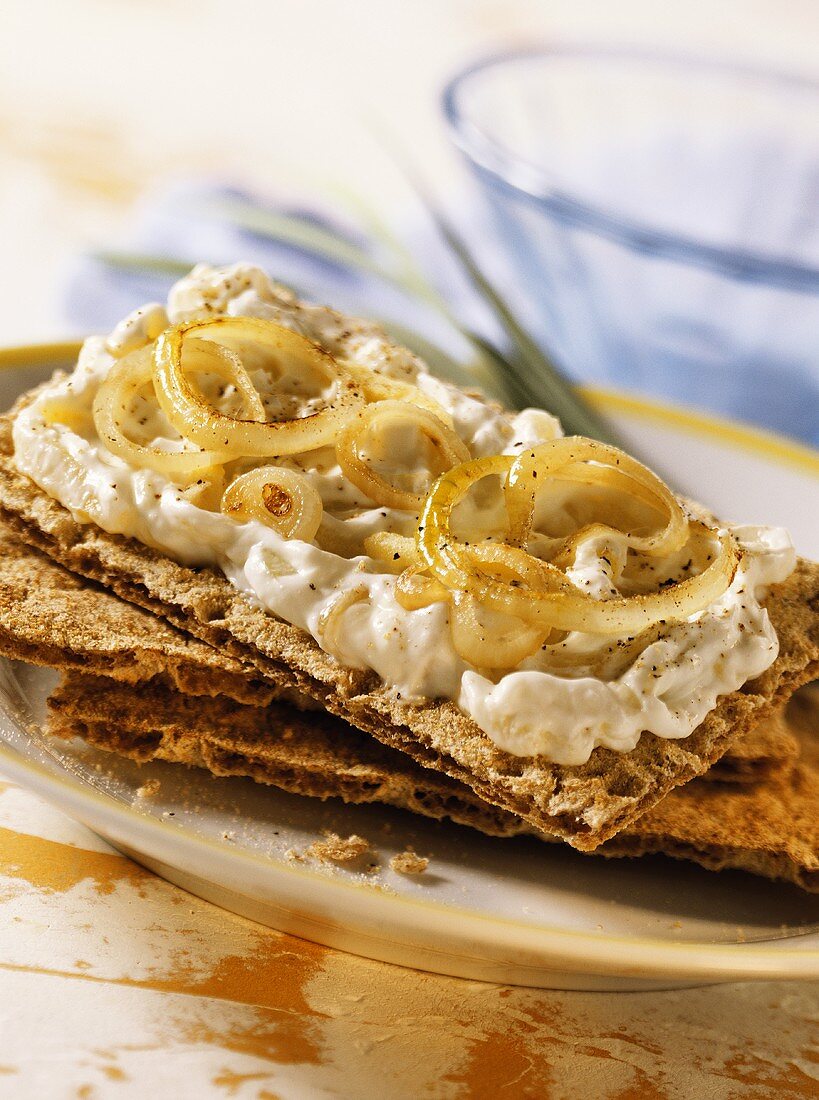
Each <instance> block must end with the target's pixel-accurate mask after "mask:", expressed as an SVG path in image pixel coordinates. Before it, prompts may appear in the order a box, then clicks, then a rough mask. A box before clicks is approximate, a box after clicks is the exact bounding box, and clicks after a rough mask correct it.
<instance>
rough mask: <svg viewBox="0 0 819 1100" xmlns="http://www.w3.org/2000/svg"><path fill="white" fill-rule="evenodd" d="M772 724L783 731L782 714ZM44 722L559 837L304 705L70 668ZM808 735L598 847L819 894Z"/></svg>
mask: <svg viewBox="0 0 819 1100" xmlns="http://www.w3.org/2000/svg"><path fill="white" fill-rule="evenodd" d="M771 723H772V725H774V726H775V727H777V728H778V729H779V730H781V731H786V726H785V722H784V719H783V717H782V715H781V714H779V715H775V716H774V717H773V718H772V719H771ZM49 728H50V731H51V732H53V733H55V734H56V735H58V736H61V737H66V738H70V737H81V738H83V739H85V740H86V741H88V742H89V743H91V744H93V745H95V746H96V747H99V748H103V749H105V750H107V751H110V752H114V753H117V754H119V755H123V756H126V757H130V758H132V759H135V760H139V761H143V762H144V761H148V760H164V761H169V762H173V763H178V764H186V765H189V766H196V767H202V768H206V769H207V770H208V771H210V772H211V773H212V774H214V775H217V776H248V777H250V778H252V779H254V780H256V781H257V782H261V783H267V784H270V785H272V786H275V787H278V788H281V789H283V790H286V791H289V792H290V793H293V794H299V795H308V796H311V797H314V798H320V799H327V798H333V797H338V798H341V799H343V800H344V801H345V802H350V803H371V802H375V803H384V804H387V805H391V806H396V807H398V808H400V809H406V810H410V811H412V812H414V813H417V814H422V815H424V816H426V817H430V818H434V819H438V820H441V819H449V820H451V821H454V822H456V823H458V824H460V825H467V826H470V827H471V828H474V829H478V830H479V831H481V832H483V833H486V834H488V835H491V836H496V837H513V836H520V835H535V836H538V837H539V838H540V839H541V840H547V841H552V842H554V841H557V840H558V839H559V838H557V837H554V836H548V835H545V834H543V833H540V832H539V831H538V830H536V829H534V828H533V827H532V826H531V825H530V824H529V823H527V822H525V821H523V820H522V819H520V818H518V817H516V816H515V815H513V814H509V813H507V812H505V811H503V810H501V809H499V808H498V807H495V806H492V805H490V804H488V803H486V802H483V801H482V800H481V799H480V798H479V797H478V796H477V795H476V794H475V793H474V791H472V790H471V789H470V788H469V787H467V786H465V785H464V784H462V783H459V782H458V781H457V780H454V779H451V778H449V777H448V776H445V775H442V774H440V773H437V772H434V771H431V770H429V769H426V768H421V767H418V766H417V765H416V764H414V763H413V761H412V760H410V759H409V757H407V756H406V755H404V754H403V753H399V752H396V751H395V750H392V749H389V748H386V747H385V746H383V745H381V744H379V743H378V742H377V741H374V740H373V739H372V738H370V737H368V736H367V735H366V734H363V733H361V732H360V731H358V730H355V729H353V728H352V727H350V726H348V725H346V724H345V723H343V722H341V721H340V720H339V719H336V718H334V717H332V716H331V715H327V714H325V713H311V714H304V713H301V712H298V711H295V710H293V708H291V707H288V706H287V705H286V704H281V703H273V704H271V705H270V706H269V707H267V708H266V709H260V708H256V707H248V706H240V707H237V706H235V705H233V704H231V703H230V702H229V701H227V700H224V699H222V700H218V699H217V700H203V699H194V698H191V697H186V696H184V695H181V694H180V693H178V692H174V691H172V690H169V689H168V688H167V687H165V686H163V685H155V686H154V687H152V688H150V689H149V691H148V693H146V692H145V691H144V690H142V691H140V693H139V694H138V695H137V694H136V693H135V691H134V689H133V688H132V687H129V686H127V685H116V686H112V685H111V684H110V682H108V681H105V680H100V679H98V678H89V677H84V676H80V675H76V674H73V675H69V676H68V677H66V678H65V680H64V682H63V683H62V685H61V686H60V687H59V688H58V689H57V690H56V691H55V692H54V693H53V695H52V697H51V699H50V727H49ZM803 742H804V743H803V752H802V757H801V759H800V760H799V762H798V763H797V764H796V765H795V767H794V770H793V773H792V775H791V776H790V777H789V778H787V779H784V780H783V779H781V778H778V779H776V780H768V781H767V782H763V783H757V784H755V785H753V786H748V785H722V784H709V783H705V782H703V781H702V780H701V779H698V780H695V781H694V782H692V783H690V784H687V785H686V786H685V787H683V788H680V789H677V790H675V791H672V792H671V793H670V794H669V795H668V796H667V797H666V798H665V799H664V800H663V801H662V802H660V803H659V804H658V805H656V806H654V807H652V808H651V809H650V810H649V811H647V813H646V814H644V815H643V817H641V818H639V819H637V820H636V821H634V822H632V823H631V824H630V825H629V826H628V827H627V828H626V829H624V830H623V831H622V832H621V833H619V834H618V835H617V836H616V837H614V838H612V839H611V840H609V841H607V842H606V843H605V844H603V845H601V846H600V847H599V848H598V849H596V851H595V853H593V854H599V855H601V856H606V857H611V858H613V857H635V856H642V855H647V854H663V855H667V856H671V857H673V858H678V859H686V860H689V861H692V862H695V863H698V864H700V865H701V866H703V867H706V868H708V869H710V870H722V869H726V868H731V869H739V870H746V871H750V872H752V873H754V874H757V875H761V876H763V877H766V878H771V879H780V880H783V881H789V882H793V883H795V884H796V885H798V886H801V887H802V888H803V889H805V890H809V891H819V819H818V818H817V815H816V813H815V809H816V805H817V802H819V742H817V741H816V739H815V738H813V737H803Z"/></svg>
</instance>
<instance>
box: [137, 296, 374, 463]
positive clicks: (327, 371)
mask: <svg viewBox="0 0 819 1100" xmlns="http://www.w3.org/2000/svg"><path fill="white" fill-rule="evenodd" d="M193 338H195V339H197V340H199V341H202V340H204V341H210V342H212V343H213V344H214V345H215V346H217V347H218V346H219V343H218V341H219V340H220V339H221V340H228V341H233V340H236V341H239V342H242V341H246V342H250V343H252V344H254V345H255V346H257V347H261V348H263V349H264V350H266V351H267V352H269V353H270V355H271V356H272V357H273V358H274V359H276V358H278V357H281V356H286V357H288V358H291V359H295V360H296V361H297V362H299V363H300V364H302V365H303V366H305V367H307V368H309V369H310V370H314V371H316V372H317V373H319V374H321V375H323V376H324V377H325V378H326V379H327V382H328V383H332V384H334V385H335V388H336V394H335V396H334V398H333V399H332V401H331V402H330V403H329V404H327V405H326V406H325V407H324V408H323V409H321V410H319V411H318V412H316V413H312V414H311V415H309V416H305V417H301V418H298V419H295V420H285V421H259V420H240V419H237V418H235V417H232V416H226V415H225V414H224V413H221V412H219V411H218V410H217V409H215V408H214V407H213V406H212V405H211V404H209V402H208V401H207V400H206V399H205V398H204V397H203V395H202V394H201V393H200V392H198V391H197V389H196V387H195V386H194V385H193V383H192V382H191V381H190V379H189V378H188V377H187V374H186V371H185V369H184V368H183V364H182V359H183V352H184V351H185V347H186V344H187V343H188V341H189V340H191V339H193ZM154 380H155V384H156V392H157V396H158V398H159V403H160V405H161V406H162V408H163V410H164V412H165V415H166V416H167V417H168V419H169V420H170V421H171V423H172V424H173V425H174V427H175V428H176V430H177V431H178V432H179V433H180V435H183V436H185V438H186V439H190V440H192V441H193V442H194V443H197V444H198V445H199V446H201V447H219V448H222V449H224V450H225V451H226V452H227V453H229V454H230V455H231V456H232V457H237V458H238V457H254V458H273V457H276V456H278V455H292V454H300V453H301V452H303V451H310V450H315V449H316V448H317V447H322V446H325V445H326V444H329V443H332V442H333V441H334V439H335V438H336V436H337V434H338V432H339V431H340V430H341V429H342V428H343V427H344V425H345V424H346V423H347V421H348V420H349V419H350V418H351V417H352V415H353V414H354V412H355V411H356V409H358V408H359V407H360V406H361V405H362V404H363V401H364V398H363V396H362V395H361V392H360V389H359V387H358V386H357V385H356V383H355V381H354V379H353V378H352V377H351V376H350V375H349V374H348V373H347V371H345V370H344V369H343V368H342V367H341V366H340V365H339V364H338V363H337V362H336V361H335V360H334V359H333V358H332V356H330V355H328V354H327V352H325V351H324V350H323V349H322V348H320V347H318V345H317V344H313V343H311V342H310V340H308V339H306V338H305V337H304V336H301V335H299V334H298V333H296V332H292V331H291V330H290V329H287V328H284V327H282V326H281V325H276V324H274V323H273V322H272V321H263V320H260V319H259V318H257V317H217V318H214V319H212V320H208V321H189V322H188V323H186V324H183V325H177V326H176V328H173V329H168V330H167V331H166V332H164V333H163V334H162V335H161V336H160V338H159V339H158V340H157V342H156V346H155V352H154Z"/></svg>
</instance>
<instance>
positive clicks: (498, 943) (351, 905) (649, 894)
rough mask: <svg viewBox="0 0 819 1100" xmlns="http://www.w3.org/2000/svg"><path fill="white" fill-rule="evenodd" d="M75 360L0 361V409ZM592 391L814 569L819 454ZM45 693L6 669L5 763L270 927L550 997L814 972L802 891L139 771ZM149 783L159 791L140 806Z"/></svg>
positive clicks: (660, 454)
mask: <svg viewBox="0 0 819 1100" xmlns="http://www.w3.org/2000/svg"><path fill="white" fill-rule="evenodd" d="M74 350H75V349H73V348H72V347H70V346H61V347H57V348H53V347H52V348H31V349H17V350H14V351H11V352H7V353H3V354H2V355H0V365H3V366H4V368H5V369H4V370H3V372H2V374H0V405H1V406H2V407H6V405H8V403H9V402H10V401H11V400H12V399H13V397H14V396H15V394H16V393H18V392H20V391H22V390H23V389H26V388H28V387H29V386H30V385H32V384H33V383H34V382H35V381H37V380H38V379H39V378H41V377H44V376H46V375H47V374H48V373H49V372H50V370H51V369H53V367H54V366H55V365H59V364H61V363H67V362H70V358H71V356H72V355H73V353H74ZM592 398H593V400H594V401H595V402H597V403H598V404H599V405H600V406H601V407H602V408H603V409H605V411H606V412H607V413H608V414H609V415H610V416H611V418H612V419H613V421H614V422H615V423H616V425H617V427H618V428H619V429H620V431H621V432H622V434H623V436H624V437H625V439H626V441H627V443H628V445H629V446H630V447H631V448H633V450H634V451H635V452H636V453H637V454H639V455H641V456H643V457H644V458H646V459H648V460H649V461H650V462H651V463H652V465H654V466H655V467H656V468H658V469H659V470H660V471H661V472H662V473H663V474H664V475H665V476H666V477H667V478H668V479H669V480H670V481H671V482H672V483H673V484H674V485H675V487H676V488H678V489H680V490H681V491H683V492H688V493H690V494H691V495H692V496H694V495H695V496H697V497H698V498H700V499H703V500H704V502H705V503H706V504H708V505H710V506H711V507H712V508H713V509H714V510H715V511H716V512H718V513H719V514H720V515H723V516H725V517H728V518H731V517H735V518H742V519H743V520H746V521H748V522H754V521H764V522H767V523H782V524H786V525H788V526H789V527H790V528H791V530H792V533H793V535H794V538H795V541H796V544H797V546H798V548H799V549H800V551H801V552H802V553H803V554H807V555H813V556H817V557H819V513H817V510H816V509H811V508H808V507H806V502H807V501H809V500H815V499H816V492H817V488H819V456H817V455H816V454H815V453H814V452H811V451H808V450H805V449H802V448H799V447H798V446H796V445H795V444H791V443H789V442H787V441H785V440H781V439H778V438H776V437H773V436H767V435H763V434H760V433H757V432H754V431H750V430H748V429H745V428H741V427H739V426H737V425H731V424H726V423H723V422H716V421H713V420H710V419H704V418H702V417H698V416H696V415H694V414H690V413H687V412H684V411H681V410H672V409H667V408H663V407H660V406H658V405H655V404H649V403H646V402H643V401H640V400H635V399H633V398H628V397H624V396H622V395H617V394H611V393H602V392H594V393H593V394H592ZM54 682H55V677H54V674H52V673H49V672H44V671H42V670H37V669H32V668H30V667H29V666H26V665H22V664H14V663H10V662H0V735H2V742H0V770H2V771H3V772H4V773H6V775H8V776H9V777H11V778H12V779H15V780H18V781H19V782H21V783H24V784H27V785H28V786H29V787H31V788H33V789H34V790H35V791H37V792H38V793H39V794H41V795H42V796H43V797H45V798H47V799H49V800H50V801H52V802H53V803H55V804H56V805H58V806H59V807H60V808H61V809H63V810H64V811H65V812H66V813H68V814H70V815H72V816H73V817H75V818H77V819H79V820H80V821H82V822H84V823H85V824H86V825H88V826H89V827H90V828H92V829H93V830H95V831H96V832H97V833H99V834H100V835H101V836H103V837H104V838H105V839H106V840H108V841H109V842H110V843H112V844H113V845H114V846H115V847H117V848H118V849H120V850H121V851H123V852H126V853H127V854H129V855H131V856H132V857H133V858H134V859H136V860H137V861H138V862H140V863H142V864H144V865H145V866H147V867H149V868H151V869H152V870H154V871H156V872H157V873H158V874H160V875H162V876H164V877H165V878H167V879H169V880H170V881H172V882H174V883H176V884H178V885H180V886H182V887H184V888H185V889H187V890H190V891H191V892H192V893H195V894H197V895H199V896H201V897H204V898H207V899H209V900H210V901H213V902H215V903H216V904H218V905H221V906H223V907H224V908H226V909H230V910H233V911H235V912H238V913H241V914H243V915H245V916H248V917H251V918H253V919H255V920H258V921H260V922H262V923H264V924H267V925H270V926H271V927H274V928H278V929H281V930H283V931H286V932H290V933H294V934H296V935H298V936H303V937H304V938H306V939H310V940H314V941H316V942H319V943H322V944H325V945H328V946H330V947H336V948H341V949H344V950H348V951H353V952H356V953H357V954H361V955H366V956H369V957H371V958H375V959H381V960H385V961H388V962H394V963H401V964H404V965H407V966H412V967H417V968H420V969H424V970H430V971H435V972H438V973H442V974H451V975H458V976H462V977H467V978H476V979H484V980H490V981H497V982H504V983H514V984H521V985H531V986H542V987H551V988H570V989H571V988H575V989H641V988H649V987H652V986H670V985H674V984H688V983H696V982H713V981H728V980H737V979H750V978H807V977H819V898H816V897H809V896H807V895H805V894H803V893H802V892H800V891H799V890H797V889H796V888H795V887H790V886H787V885H782V884H774V883H768V882H765V881H764V880H761V879H756V878H753V877H752V876H749V875H745V874H742V873H739V872H724V873H721V874H718V875H717V874H710V873H708V872H707V871H703V870H700V869H698V868H696V867H693V866H689V865H687V864H685V863H678V862H675V861H672V860H668V859H664V858H662V857H654V858H646V859H639V860H633V861H628V860H609V861H604V860H602V859H594V858H589V857H587V856H583V855H580V854H578V853H576V852H574V851H572V850H570V849H568V848H562V847H557V846H555V847H554V848H553V847H551V846H548V845H544V844H542V843H539V842H538V841H536V840H535V839H518V840H497V839H491V838H488V837H484V836H482V835H481V834H479V833H476V832H473V831H471V830H469V829H466V828H461V827H459V826H455V825H450V824H441V823H437V822H428V821H425V820H423V819H421V818H415V817H413V816H412V815H410V814H407V813H403V812H401V811H398V810H392V809H388V808H381V807H376V806H366V807H347V806H344V805H343V804H341V803H338V802H335V801H328V802H325V803H321V802H318V801H315V800H311V799H306V798H298V797H295V796H292V795H287V794H284V793H280V792H277V791H275V790H273V789H270V788H265V787H260V786H257V785H256V784H254V783H252V782H251V781H250V780H244V779H213V778H211V777H210V776H208V775H206V774H204V773H201V774H200V773H198V772H195V771H193V770H191V771H188V770H184V769H181V768H174V767H173V766H171V765H163V764H155V765H149V766H144V767H139V766H137V765H134V764H131V763H130V762H128V761H121V760H117V759H116V758H114V757H111V756H110V755H108V754H105V753H100V752H96V751H93V750H90V749H89V748H87V747H85V746H83V745H81V744H78V745H72V744H66V743H64V742H52V741H50V740H49V739H48V738H47V737H46V736H45V735H44V734H43V733H42V732H41V722H42V717H43V713H44V702H45V698H46V696H47V694H48V691H49V690H50V688H51V686H52V685H53V683H54ZM150 779H158V780H159V789H158V792H157V793H155V794H153V795H146V794H145V790H144V788H145V785H146V783H147V781H148V780H150ZM327 829H330V830H333V831H336V832H339V833H341V834H343V835H348V834H350V833H353V832H355V833H359V834H361V835H362V836H365V837H367V838H368V839H369V840H370V841H371V842H372V845H373V849H374V857H373V861H374V862H376V863H377V865H378V866H377V867H376V868H374V869H368V868H367V867H363V868H360V867H359V868H356V869H355V870H353V871H348V870H344V869H342V868H328V867H323V866H321V865H318V864H316V863H315V862H312V861H306V862H298V861H294V860H293V858H292V853H293V852H296V853H300V852H303V851H304V850H305V849H306V848H307V847H308V846H309V845H310V844H311V843H312V842H313V841H314V840H316V839H317V838H318V837H319V835H320V834H321V832H322V831H323V830H327ZM407 844H411V845H412V846H413V847H414V848H415V850H416V851H417V852H420V853H422V854H424V855H427V856H429V857H430V865H429V870H428V871H427V873H426V874H424V875H421V876H416V877H413V878H410V877H405V876H401V875H398V874H396V873H394V872H392V871H391V870H390V868H389V859H390V857H391V856H392V855H393V854H395V853H396V852H398V851H401V850H402V849H403V848H404V847H405V845H407ZM288 853H291V854H290V856H289V857H288Z"/></svg>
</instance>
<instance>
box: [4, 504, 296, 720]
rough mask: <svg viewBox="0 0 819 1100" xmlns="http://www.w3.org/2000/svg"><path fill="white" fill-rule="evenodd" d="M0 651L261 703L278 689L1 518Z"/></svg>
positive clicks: (32, 660)
mask: <svg viewBox="0 0 819 1100" xmlns="http://www.w3.org/2000/svg"><path fill="white" fill-rule="evenodd" d="M0 655H2V656H4V657H10V658H12V659H13V660H19V661H28V662H29V663H30V664H35V665H45V666H47V667H49V668H58V669H60V670H61V671H65V672H68V671H78V672H86V673H90V674H93V675H96V676H109V677H111V678H112V679H114V680H121V681H123V682H125V683H139V682H140V681H145V680H151V679H155V678H158V679H160V680H162V681H163V682H166V683H168V684H169V685H170V686H173V687H176V688H178V689H179V690H180V691H186V692H189V693H191V694H193V695H226V696H228V697H229V698H231V699H235V700H236V701H237V702H240V703H253V704H256V705H258V706H264V705H265V704H266V703H269V702H270V700H271V699H272V698H273V696H274V695H275V694H276V689H275V687H274V685H273V684H271V683H270V682H269V681H266V680H264V679H263V678H262V677H261V676H259V675H254V670H253V669H252V668H251V669H248V668H247V666H244V665H242V664H241V663H240V662H239V661H236V660H234V659H233V658H232V657H225V656H223V655H221V654H220V653H219V652H218V651H217V650H215V649H213V647H212V646H209V645H206V644H205V643H204V642H200V641H198V640H197V639H196V638H192V637H190V635H186V634H183V633H182V632H181V631H179V630H176V629H175V628H174V627H172V626H169V625H168V624H167V623H166V622H165V621H164V620H163V619H160V618H158V617H157V616H156V615H151V614H149V613H148V612H146V611H143V610H141V608H138V607H135V606H134V605H133V604H129V603H126V602H125V601H124V600H120V599H118V598H117V597H116V596H113V595H111V593H110V592H107V591H106V590H105V589H104V588H101V587H100V586H99V585H96V584H94V583H93V582H92V581H88V580H85V579H84V578H81V577H78V576H77V575H76V574H75V573H70V572H69V571H68V570H67V569H62V568H61V567H60V566H58V565H55V564H54V562H52V561H51V559H50V558H48V557H46V555H44V554H41V553H40V552H39V551H37V550H34V549H32V548H31V547H30V546H26V544H25V543H22V542H21V541H20V540H19V539H18V538H16V537H15V536H14V535H13V534H12V532H11V531H10V530H9V529H8V528H6V527H4V526H3V525H2V524H0Z"/></svg>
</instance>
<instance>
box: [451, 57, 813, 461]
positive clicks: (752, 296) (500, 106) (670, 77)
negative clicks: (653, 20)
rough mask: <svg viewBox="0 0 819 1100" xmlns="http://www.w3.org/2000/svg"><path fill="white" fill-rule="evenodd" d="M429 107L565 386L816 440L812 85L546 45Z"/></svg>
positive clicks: (494, 62)
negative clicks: (461, 160) (456, 152)
mask: <svg viewBox="0 0 819 1100" xmlns="http://www.w3.org/2000/svg"><path fill="white" fill-rule="evenodd" d="M444 109H445V112H446V116H447V119H448V121H449V124H450V127H451V130H452V134H453V136H454V139H455V141H456V143H457V144H458V145H459V147H460V148H461V150H462V151H463V152H464V154H465V155H466V157H467V159H468V162H469V164H470V166H471V167H472V169H473V170H474V173H475V175H476V176H477V179H478V180H479V181H480V184H481V185H482V189H483V193H484V195H485V196H486V198H487V200H488V203H489V206H490V208H491V211H492V214H493V217H494V220H495V222H496V224H497V226H498V228H499V230H500V232H499V234H498V239H499V241H500V242H501V244H500V246H499V247H500V248H502V249H503V250H504V251H505V256H501V255H499V257H498V258H499V267H498V270H500V271H504V272H505V273H506V274H505V275H504V276H503V279H504V286H503V289H505V291H506V292H507V293H508V294H509V295H510V296H511V297H513V299H514V301H515V303H516V305H517V307H518V309H519V311H520V312H521V313H522V314H523V315H524V317H525V319H526V320H527V322H528V324H529V326H530V328H531V329H532V330H533V331H534V333H535V334H536V335H537V336H538V338H539V339H540V340H541V341H542V342H543V344H544V346H545V347H546V348H547V349H548V350H549V351H550V352H551V354H552V356H553V357H554V358H555V359H556V360H557V362H559V363H560V364H561V365H562V366H563V367H564V368H565V369H566V370H567V371H568V372H569V373H570V374H572V375H573V376H574V377H576V378H578V379H581V380H583V381H586V382H592V383H597V384H602V385H605V384H612V385H617V386H618V387H623V388H627V389H633V390H637V391H641V392H643V393H649V394H653V395H655V396H660V397H667V398H671V399H673V400H674V401H677V402H680V403H685V404H689V405H696V406H700V407H705V408H708V409H710V410H712V411H715V412H719V413H725V414H728V415H730V416H731V417H734V418H740V419H744V420H749V421H754V422H756V423H758V424H761V425H763V426H765V427H768V428H772V429H775V430H778V431H781V432H785V433H787V434H790V435H793V436H797V437H800V438H802V439H804V440H807V441H809V442H812V443H814V444H819V84H816V83H814V82H811V81H809V80H803V79H799V78H791V77H786V76H782V75H778V74H770V73H763V72H756V71H751V70H749V69H746V68H738V67H727V66H725V65H722V64H718V63H712V62H708V61H700V60H691V59H683V58H678V57H668V56H657V55H649V54H645V53H636V52H633V51H623V50H588V49H583V48H564V47H559V48H555V49H541V50H534V51H527V52H519V53H512V54H506V55H503V56H500V57H495V58H492V59H489V60H487V61H483V62H481V63H479V64H477V65H474V66H472V67H471V68H469V69H467V70H466V71H465V72H462V73H461V74H459V75H458V76H456V77H455V78H454V79H453V80H452V81H451V83H450V84H449V85H448V87H447V88H446V90H445V92H444Z"/></svg>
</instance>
